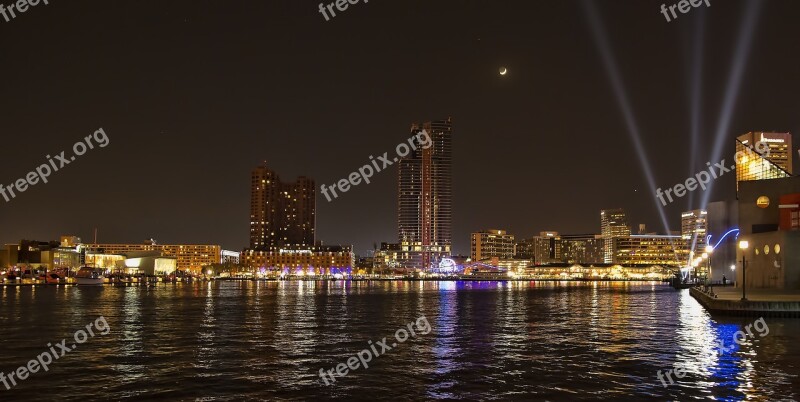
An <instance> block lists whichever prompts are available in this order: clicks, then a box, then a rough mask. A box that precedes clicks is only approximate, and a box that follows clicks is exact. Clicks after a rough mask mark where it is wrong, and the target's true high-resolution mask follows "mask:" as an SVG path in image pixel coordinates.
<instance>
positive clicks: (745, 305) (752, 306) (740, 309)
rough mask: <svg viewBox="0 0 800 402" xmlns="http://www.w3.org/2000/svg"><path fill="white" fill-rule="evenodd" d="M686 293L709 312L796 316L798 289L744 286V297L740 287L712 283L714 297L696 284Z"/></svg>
mask: <svg viewBox="0 0 800 402" xmlns="http://www.w3.org/2000/svg"><path fill="white" fill-rule="evenodd" d="M689 293H690V294H691V295H692V297H694V298H695V299H696V300H697V301H698V302H700V304H702V305H703V307H705V308H706V309H707V310H708V311H710V312H711V313H712V314H720V315H735V316H760V317H795V318H800V291H792V290H775V289H747V300H746V301H742V300H741V299H742V289H741V288H733V287H721V288H718V287H715V288H714V293H715V295H716V297H713V296H711V295H710V294H709V293H705V292H703V291H702V290H701V289H700V288H697V287H694V288H691V289H689Z"/></svg>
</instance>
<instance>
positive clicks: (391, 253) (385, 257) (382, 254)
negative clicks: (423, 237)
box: [373, 242, 403, 269]
mask: <svg viewBox="0 0 800 402" xmlns="http://www.w3.org/2000/svg"><path fill="white" fill-rule="evenodd" d="M402 253H403V251H402V249H401V247H400V243H386V242H383V243H381V248H380V249H378V250H376V251H375V255H374V257H373V263H374V265H375V268H379V269H395V268H399V267H400V266H401V264H400V262H401V256H402Z"/></svg>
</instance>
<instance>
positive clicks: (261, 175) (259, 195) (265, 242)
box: [250, 164, 316, 250]
mask: <svg viewBox="0 0 800 402" xmlns="http://www.w3.org/2000/svg"><path fill="white" fill-rule="evenodd" d="M250 184H251V193H250V248H251V249H253V250H277V249H281V248H296V247H312V246H314V241H315V237H314V232H315V225H316V219H315V213H316V212H315V211H316V186H315V184H314V180H313V179H310V178H307V177H302V176H301V177H299V178H298V179H297V181H296V182H294V183H283V182H281V180H280V177H278V174H277V173H275V172H273V171H272V170H270V169H269V168H267V166H266V164H265V165H264V166H259V167H257V168H255V169H253V172H252V174H251V182H250Z"/></svg>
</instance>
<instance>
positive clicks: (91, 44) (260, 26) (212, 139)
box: [0, 0, 800, 254]
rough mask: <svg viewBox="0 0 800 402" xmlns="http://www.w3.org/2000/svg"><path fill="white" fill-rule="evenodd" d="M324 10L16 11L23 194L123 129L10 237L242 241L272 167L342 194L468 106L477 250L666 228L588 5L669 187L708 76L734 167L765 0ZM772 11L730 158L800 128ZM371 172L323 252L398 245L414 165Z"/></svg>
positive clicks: (12, 223) (785, 15)
mask: <svg viewBox="0 0 800 402" xmlns="http://www.w3.org/2000/svg"><path fill="white" fill-rule="evenodd" d="M2 3H6V5H8V4H10V3H9V1H3V2H2ZM318 4H319V3H318V2H314V1H306V0H280V1H278V0H267V1H236V0H225V1H172V0H159V1H155V0H151V1H146V2H143V1H140V2H134V1H99V0H97V1H66V0H50V4H49V5H43V4H39V5H38V6H36V7H32V8H30V9H29V10H28V11H27V12H25V13H24V14H20V15H18V17H17V18H16V19H14V20H12V21H11V22H5V21H4V20H0V49H1V51H2V53H0V77H2V78H1V79H0V88H2V89H0V91H2V92H0V93H2V96H1V97H0V127H2V143H0V150H2V154H1V155H2V156H0V183H3V184H6V185H8V184H10V183H12V182H14V181H16V180H17V179H18V178H20V177H23V176H24V175H25V174H26V173H27V172H29V171H31V170H33V169H35V168H36V167H37V166H39V165H40V164H42V163H46V162H47V160H46V155H51V156H52V155H56V154H59V153H60V152H61V151H67V155H69V154H70V153H71V147H72V144H73V143H75V142H76V141H79V140H81V139H82V138H83V137H85V136H88V135H91V134H92V132H94V131H95V130H96V129H98V128H99V127H102V128H103V129H104V130H105V132H106V133H107V134H108V137H109V138H110V145H109V146H108V147H106V148H102V149H100V148H95V149H94V150H91V151H89V152H87V153H86V154H85V155H83V156H81V157H79V158H78V159H77V160H76V161H75V162H72V163H71V164H69V165H68V166H65V167H64V168H63V170H61V171H59V172H56V173H53V174H52V175H51V176H50V178H49V180H50V182H49V183H47V184H42V183H39V184H37V185H35V186H33V187H32V188H30V189H28V190H27V191H26V192H24V193H22V194H20V195H19V196H18V197H17V198H16V199H14V200H12V201H11V202H5V201H4V200H2V199H0V241H2V242H3V243H16V242H18V241H19V240H20V239H21V238H28V239H30V238H33V239H38V240H51V239H57V238H58V236H59V235H61V234H74V235H78V236H81V237H82V238H83V239H84V241H90V240H91V239H92V233H93V228H95V227H96V228H98V231H99V239H98V240H99V241H100V242H125V243H128V242H131V243H138V242H141V241H143V240H144V239H147V238H151V237H152V238H155V239H156V240H157V241H158V242H159V243H211V244H220V245H222V246H223V247H224V248H227V249H233V250H241V249H242V248H243V247H245V246H247V243H248V230H249V227H248V224H249V192H250V188H249V178H250V176H249V175H250V171H251V169H252V168H253V167H255V166H256V165H258V164H260V163H262V161H267V164H268V166H270V167H271V168H272V169H273V170H275V171H277V172H278V173H279V174H280V176H281V178H282V179H283V180H287V181H290V180H294V179H295V177H296V176H298V175H306V176H310V177H312V178H314V179H315V180H316V181H317V186H319V185H320V184H322V183H325V184H329V185H330V184H333V183H334V182H335V181H338V180H339V179H342V178H345V177H347V175H348V174H349V173H350V172H352V171H355V170H357V169H358V168H359V167H360V166H362V165H364V164H366V163H368V162H369V156H370V155H380V154H383V152H386V151H389V152H390V155H391V154H392V153H393V152H394V148H395V146H396V145H397V144H398V143H400V142H403V141H405V140H406V139H407V138H408V136H409V135H410V134H409V129H410V125H411V123H413V122H424V121H429V120H436V119H443V118H446V117H448V116H451V117H452V118H453V124H454V136H453V144H454V208H455V209H454V222H453V225H454V228H453V229H454V252H456V253H461V254H468V253H469V233H470V232H472V231H475V230H481V229H487V228H504V229H507V230H509V231H510V232H511V233H514V234H516V235H517V236H519V237H523V236H531V235H533V234H536V233H538V232H539V231H543V230H557V231H560V232H561V233H597V232H599V224H600V223H599V220H600V218H599V211H600V209H602V208H625V209H627V210H628V213H629V218H630V223H631V224H632V225H634V226H637V225H638V224H639V223H646V224H647V225H648V228H649V230H651V231H658V232H663V231H664V227H663V225H662V224H661V220H660V218H659V214H658V209H657V207H656V200H655V189H654V188H652V187H651V186H650V185H649V184H648V182H647V179H646V177H645V174H644V173H643V172H642V168H641V165H640V162H639V157H638V155H637V153H636V150H635V147H634V146H633V145H632V143H631V137H630V134H629V132H628V130H627V126H626V124H625V120H624V118H623V114H622V112H621V109H620V105H619V103H618V102H617V98H616V97H615V94H614V91H613V88H612V84H611V81H610V80H609V75H608V73H607V71H606V69H605V68H604V64H603V61H602V60H603V59H602V56H601V52H600V51H599V49H598V47H597V45H596V43H597V42H596V40H595V38H596V36H595V35H594V34H593V31H592V29H591V28H590V25H589V18H587V16H588V15H590V14H587V9H589V10H590V9H596V10H597V11H598V12H599V17H600V19H601V21H602V22H603V26H604V27H605V29H606V30H607V34H608V40H609V42H610V44H611V48H612V49H611V50H612V51H613V56H612V57H613V58H614V60H615V62H616V64H617V65H618V66H619V68H620V74H621V76H622V83H623V84H624V86H625V93H626V94H627V96H628V98H629V99H630V102H631V105H632V112H633V115H634V116H635V118H636V122H637V124H638V127H639V128H640V131H641V134H640V135H641V137H642V142H643V145H644V148H645V151H646V155H645V159H646V160H648V161H649V162H650V164H651V166H652V170H653V173H654V176H655V180H656V184H657V185H658V186H661V187H663V188H667V187H672V186H673V185H675V184H677V183H679V182H683V181H685V180H686V178H687V177H688V176H689V173H690V171H693V172H692V175H694V173H696V172H697V171H698V170H699V169H700V168H699V167H697V166H696V167H695V168H694V169H693V168H690V160H691V159H692V158H691V153H692V151H691V145H690V144H691V121H692V114H693V108H692V102H691V94H692V91H691V90H690V89H691V84H690V81H691V71H692V69H693V66H701V67H702V75H701V77H702V79H701V85H700V86H699V87H698V88H699V91H696V92H698V93H700V95H701V96H702V100H701V101H700V103H699V108H698V109H696V112H697V113H696V115H697V116H700V123H699V128H700V130H699V131H700V139H699V148H697V149H696V155H697V156H696V157H695V160H694V163H695V164H696V165H703V166H704V165H705V162H712V163H713V162H718V161H719V159H717V160H712V151H711V145H712V144H713V142H714V139H713V138H714V132H715V130H716V129H717V127H718V122H719V121H720V110H721V108H722V105H723V101H724V97H725V95H724V94H725V92H726V87H727V86H728V82H729V78H728V77H729V75H730V74H731V66H732V64H731V63H732V60H733V59H734V54H735V50H736V48H737V41H738V38H739V36H740V32H739V30H740V29H741V27H742V26H743V14H744V11H745V10H746V8H747V7H746V3H745V2H743V1H730V0H726V1H720V0H711V7H710V8H707V7H705V6H701V7H699V8H695V9H692V10H691V11H689V13H687V14H680V15H679V18H678V19H677V20H674V21H672V22H667V21H666V20H665V19H664V17H663V15H662V14H661V13H660V7H661V4H662V1H641V0H629V1H617V0H614V1H596V2H594V3H593V5H592V6H593V7H589V8H587V6H586V4H584V3H582V2H581V1H563V0H558V1H522V0H518V1H517V0H515V1H488V0H487V1H474V0H458V1H456V0H437V1H430V0H426V1H423V0H403V1H399V0H398V1H389V0H372V1H370V2H369V3H367V4H364V3H363V2H359V3H358V4H356V5H351V6H350V7H349V9H348V10H347V11H345V12H342V13H339V14H338V15H337V16H336V17H335V18H333V19H332V20H331V21H329V22H326V21H325V19H324V17H323V16H322V15H321V14H320V13H319V11H318ZM671 4H674V2H667V5H668V6H669V5H671ZM761 4H762V9H761V13H760V15H759V16H758V18H757V20H756V24H755V29H754V31H753V32H752V33H751V34H752V39H753V43H752V48H751V51H750V52H749V53H748V54H747V55H746V63H745V64H744V67H745V69H744V71H743V75H742V80H741V85H742V86H741V89H740V91H739V92H738V94H737V96H736V99H735V102H734V104H733V105H734V106H735V107H734V108H733V115H732V118H731V120H730V123H729V124H730V126H729V127H730V130H729V133H728V134H726V143H725V149H724V150H725V152H724V153H723V156H722V157H723V158H726V159H727V160H729V161H730V160H732V156H733V152H734V146H733V138H734V137H735V136H736V135H739V134H743V133H745V132H747V131H751V130H758V131H762V130H775V131H781V132H786V131H789V132H792V133H795V134H796V133H799V132H800V114H799V113H798V112H799V111H800V97H798V93H800V79H798V76H797V71H798V65H799V64H800V60H799V59H800V35H798V34H797V16H798V15H800V2H798V1H796V0H784V1H778V0H768V1H763V2H761ZM588 13H591V11H588ZM745 36H747V35H745ZM695 46H700V47H699V48H698V47H695ZM697 49H700V50H699V51H696V50H697ZM695 55H700V56H701V57H702V58H701V59H697V57H696V56H695ZM503 66H505V67H507V68H508V71H509V73H508V74H507V75H506V76H500V74H499V73H498V71H499V69H500V68H501V67H503ZM795 141H796V142H797V141H800V138H795ZM730 163H732V162H729V163H728V164H730ZM372 180H373V183H372V184H369V185H364V184H361V185H359V186H357V187H355V188H353V189H351V190H350V191H349V192H347V193H346V194H344V195H343V196H341V197H339V198H338V199H336V200H334V201H333V202H330V203H329V202H327V201H326V200H325V198H324V197H323V196H322V195H318V197H317V238H318V239H319V240H322V241H323V242H324V243H326V244H332V243H343V244H354V245H355V246H356V251H357V253H359V254H366V250H367V249H370V248H371V247H372V244H373V243H376V242H377V243H380V242H381V241H388V242H396V241H397V234H396V232H397V228H396V225H397V224H396V195H397V194H396V193H397V188H396V182H397V170H396V168H392V169H391V170H388V171H385V172H381V173H378V174H376V175H375V176H373V179H372ZM716 184H717V185H716V188H715V190H714V193H713V195H712V197H711V199H712V200H716V199H721V198H725V197H732V196H733V194H734V176H733V174H729V175H727V176H725V177H723V178H721V179H720V180H718V181H717V183H716ZM698 198H699V191H698V192H697V193H696V195H695V196H694V201H693V203H694V205H693V206H695V207H696V206H697V205H696V204H697V202H698V201H697V199H698ZM689 207H690V200H689V197H684V198H683V199H682V200H681V201H679V202H676V203H674V204H673V205H671V206H670V207H668V208H666V210H665V212H666V214H667V216H668V217H669V218H670V220H671V221H670V223H671V225H672V229H673V230H676V229H679V222H680V212H681V211H683V210H686V209H688V208H689Z"/></svg>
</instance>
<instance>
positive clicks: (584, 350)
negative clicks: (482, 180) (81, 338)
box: [0, 281, 800, 400]
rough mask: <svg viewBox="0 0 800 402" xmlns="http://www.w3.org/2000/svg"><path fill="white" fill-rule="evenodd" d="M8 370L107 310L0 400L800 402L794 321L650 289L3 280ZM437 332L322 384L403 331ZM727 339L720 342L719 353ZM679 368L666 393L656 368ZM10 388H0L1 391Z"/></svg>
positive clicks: (2, 332)
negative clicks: (760, 330) (96, 325)
mask: <svg viewBox="0 0 800 402" xmlns="http://www.w3.org/2000/svg"><path fill="white" fill-rule="evenodd" d="M0 301H1V302H0V339H3V340H4V342H3V343H2V346H0V370H2V371H4V372H5V373H10V372H11V371H12V370H15V369H16V368H17V367H19V366H21V365H23V364H26V363H27V361H28V360H30V359H32V358H34V357H35V356H36V355H38V354H40V353H42V352H44V351H45V350H46V347H45V345H46V344H47V343H48V342H53V343H55V342H58V341H60V340H61V339H62V338H68V339H69V338H70V337H71V336H72V334H73V333H74V332H75V331H76V330H77V329H79V328H83V327H85V326H86V324H88V323H90V322H94V320H95V319H96V318H97V317H98V316H100V315H103V316H104V317H106V319H107V321H108V323H109V325H110V327H111V333H110V334H109V335H108V336H105V337H101V336H98V337H95V338H91V339H89V340H88V341H87V342H86V343H85V344H82V345H79V346H78V348H77V349H76V350H74V351H72V352H70V353H69V354H68V355H66V356H64V357H63V358H62V359H59V360H58V361H56V362H54V363H53V364H52V365H51V368H50V371H49V372H47V373H44V372H39V373H36V374H33V375H32V376H31V377H30V378H29V379H27V380H25V381H23V382H21V383H20V385H18V386H17V387H15V388H14V389H13V390H12V391H4V390H3V389H2V385H0V395H2V396H3V397H5V396H8V397H10V399H26V400H50V399H53V398H54V397H58V398H59V399H68V400H78V399H90V400H97V399H120V398H126V397H156V398H162V399H206V398H210V399H215V398H221V399H248V398H253V399H321V398H329V397H334V398H353V397H356V398H368V399H398V398H400V399H403V398H404V399H411V398H414V399H422V398H424V399H459V398H463V399H520V400H531V399H547V400H576V399H577V400H580V399H598V398H626V397H631V396H636V397H639V398H643V397H657V398H660V399H678V400H685V399H689V398H703V397H715V398H718V399H724V400H741V399H745V398H751V397H754V398H757V399H779V398H792V399H797V392H798V391H797V390H798V389H800V382H798V377H797V375H798V374H800V368H798V367H797V362H798V361H800V346H799V345H800V331H798V329H800V323H798V321H800V320H792V319H777V318H767V319H766V322H767V324H768V325H769V330H770V332H769V334H768V335H767V336H764V337H760V336H758V335H756V336H755V338H750V339H747V340H746V341H745V342H744V343H743V344H742V345H741V346H740V345H737V344H736V343H735V342H734V341H733V336H734V333H735V332H736V331H739V330H742V329H743V327H744V326H745V325H747V324H750V323H752V322H753V321H754V320H755V317H754V318H741V319H737V318H714V317H711V316H709V315H708V314H707V313H706V311H705V310H704V309H703V308H702V307H701V306H700V305H699V304H698V303H697V302H696V301H695V300H694V299H693V298H691V297H690V296H689V295H688V292H686V291H681V292H677V291H674V290H672V289H671V288H669V287H667V286H664V285H661V284H653V283H604V282H592V283H575V282H568V283H567V282H564V283H553V282H522V281H521V282H488V281H487V282H389V281H386V282H346V281H320V282H313V281H307V282H258V283H255V282H214V283H195V284H169V285H164V284H161V285H158V286H150V287H127V288H126V287H100V288H78V287H68V288H66V287H40V288H30V287H23V288H12V287H2V286H0ZM423 315H424V316H425V317H427V319H428V322H429V323H430V325H431V327H432V328H433V330H432V332H431V333H430V334H427V335H421V334H420V335H419V336H418V337H417V338H416V339H411V340H409V341H407V342H405V343H402V344H399V345H398V346H397V347H395V348H394V349H393V350H391V351H389V352H387V353H386V354H385V355H382V356H379V357H376V358H373V360H372V362H370V367H369V369H367V370H364V369H358V370H355V371H352V372H351V373H350V374H348V376H347V377H345V378H337V382H336V384H335V385H334V386H331V387H326V386H324V385H323V383H322V382H321V381H320V378H319V376H318V372H319V370H320V369H325V370H327V369H332V368H335V366H336V365H337V364H339V363H345V362H346V361H347V358H349V357H351V356H353V355H354V354H356V353H357V352H359V351H361V350H362V349H365V348H367V347H368V341H373V342H375V341H380V340H382V339H383V338H384V337H386V338H387V340H388V341H389V343H391V342H392V341H393V340H394V333H395V331H396V330H397V329H398V328H402V327H405V326H406V324H408V323H412V322H415V321H416V319H417V318H418V317H421V316H423ZM720 340H722V341H723V342H724V344H725V346H727V347H729V348H731V350H729V351H727V352H725V353H723V354H721V355H718V354H717V353H716V350H717V344H718V342H719V341H720ZM676 367H684V368H686V371H687V375H686V376H685V377H684V378H682V379H677V378H675V377H674V375H673V378H674V379H676V380H677V382H676V384H674V385H671V386H669V387H667V388H665V387H663V386H662V384H661V382H660V380H659V379H658V378H657V376H656V373H657V371H659V370H661V371H666V370H670V369H674V368H676ZM4 392H5V393H4Z"/></svg>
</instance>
